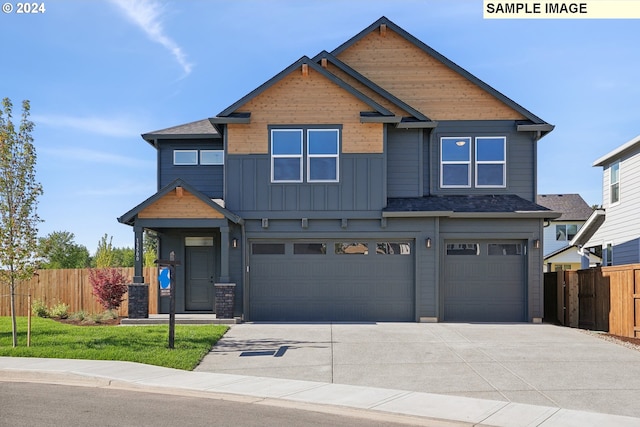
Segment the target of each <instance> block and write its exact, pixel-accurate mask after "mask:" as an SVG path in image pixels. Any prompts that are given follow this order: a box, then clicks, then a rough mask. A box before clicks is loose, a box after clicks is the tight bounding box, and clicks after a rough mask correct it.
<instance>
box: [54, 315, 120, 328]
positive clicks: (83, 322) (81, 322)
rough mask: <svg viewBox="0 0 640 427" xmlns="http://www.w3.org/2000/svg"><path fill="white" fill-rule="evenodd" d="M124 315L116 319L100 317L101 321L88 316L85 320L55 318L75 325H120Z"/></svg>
mask: <svg viewBox="0 0 640 427" xmlns="http://www.w3.org/2000/svg"><path fill="white" fill-rule="evenodd" d="M121 319H122V317H116V318H115V319H100V321H98V322H96V321H94V320H93V319H91V318H87V319H84V320H80V319H54V320H55V321H57V322H60V323H65V324H67V325H75V326H118V325H119V324H120V320H121Z"/></svg>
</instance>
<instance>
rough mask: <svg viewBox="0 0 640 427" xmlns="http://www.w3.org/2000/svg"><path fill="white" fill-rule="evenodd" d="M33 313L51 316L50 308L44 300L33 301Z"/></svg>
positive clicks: (40, 315)
mask: <svg viewBox="0 0 640 427" xmlns="http://www.w3.org/2000/svg"><path fill="white" fill-rule="evenodd" d="M31 313H33V315H34V316H38V317H49V308H48V307H47V305H46V304H45V303H44V301H43V300H41V299H37V300H34V301H33V303H31Z"/></svg>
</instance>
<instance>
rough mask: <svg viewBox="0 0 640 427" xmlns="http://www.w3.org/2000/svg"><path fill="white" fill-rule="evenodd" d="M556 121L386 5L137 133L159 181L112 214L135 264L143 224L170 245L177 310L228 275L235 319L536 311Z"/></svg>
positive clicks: (210, 295) (166, 249) (529, 317)
mask: <svg viewBox="0 0 640 427" xmlns="http://www.w3.org/2000/svg"><path fill="white" fill-rule="evenodd" d="M552 129H553V126H552V125H550V124H548V123H547V122H545V121H544V120H542V119H540V118H539V117H537V116H536V115H534V114H533V113H531V112H530V111H528V110H526V109H525V108H523V107H522V106H520V105H518V104H517V103H515V102H514V101H512V100H510V99H509V98H507V97H506V96H504V95H503V94H501V93H500V92H498V91H496V90H495V89H493V88H491V87H489V86H488V85H487V84H485V83H484V82H482V81H480V80H479V79H478V78H476V77H474V76H473V75H471V74H470V73H469V72H467V71H465V70H464V69H462V68H461V67H459V66H458V65H456V64H454V63H453V62H451V61H450V60H448V59H447V58H445V57H444V56H442V55H441V54H439V53H438V52H436V51H434V50H433V49H431V48H430V47H429V46H427V45H426V44H424V43H423V42H422V41H420V40H418V39H416V38H415V37H413V36H412V35H411V34H409V33H407V32H406V31H405V30H403V29H402V28H400V27H399V26H397V25H396V24H394V23H393V22H391V21H390V20H388V19H387V18H385V17H382V18H380V19H379V20H377V21H376V22H374V23H373V24H371V25H370V26H369V27H367V28H365V29H364V30H363V31H361V32H360V33H358V34H357V35H355V36H354V37H353V38H351V39H350V40H348V41H346V42H345V43H344V44H342V45H341V46H339V47H338V48H336V49H335V50H333V51H331V52H327V51H323V52H320V53H319V54H318V55H316V56H315V57H313V58H311V57H307V56H303V57H302V58H300V59H299V60H298V61H296V62H294V63H293V64H291V65H289V66H288V67H286V68H285V69H284V70H283V71H281V72H280V73H279V74H277V75H276V76H274V77H273V78H271V79H270V80H268V81H266V82H265V83H264V84H263V85H261V86H260V87H258V88H256V89H255V90H254V91H252V92H251V93H249V94H247V95H246V96H245V97H243V98H242V99H240V100H238V101H236V102H234V103H233V104H231V105H230V106H229V107H228V108H226V109H225V110H223V111H221V112H220V113H218V114H217V115H216V116H214V117H210V118H206V119H204V120H200V121H195V122H193V123H188V124H185V125H180V126H175V127H171V128H168V129H164V130H159V131H155V132H150V133H146V134H144V135H143V138H144V140H145V141H147V142H148V143H150V144H152V145H153V146H154V147H155V148H156V149H157V152H158V192H157V193H156V194H154V195H152V196H151V197H150V198H149V199H147V200H145V201H143V202H141V203H140V204H139V205H138V206H136V207H134V208H133V209H131V210H130V211H129V212H127V213H125V214H124V215H123V216H122V217H120V218H119V221H120V222H122V223H124V224H129V225H131V226H132V227H133V230H134V236H135V242H136V254H137V258H136V259H137V260H138V261H137V262H136V267H135V271H136V274H135V278H134V281H135V282H138V283H143V282H144V279H145V278H144V277H142V261H141V260H142V257H141V251H142V249H141V244H140V242H141V239H142V233H143V231H144V230H145V229H149V230H154V231H156V232H157V233H158V234H159V236H160V252H161V253H160V256H161V257H162V258H167V257H168V255H169V253H170V252H172V251H173V252H175V254H176V258H177V259H179V260H181V262H182V263H181V265H180V266H179V267H178V268H177V273H176V276H177V277H176V281H177V289H176V290H177V304H176V307H177V311H178V312H193V313H211V312H213V311H214V307H215V305H214V298H215V296H214V292H213V286H214V284H215V283H233V284H235V290H236V299H235V313H234V314H235V315H236V316H239V317H242V318H243V319H244V320H247V321H414V322H420V321H428V322H434V321H492V322H493V321H495V322H512V321H527V322H531V321H540V320H541V318H542V315H543V307H542V304H543V289H542V262H543V253H542V249H541V239H542V235H543V222H544V221H545V219H548V218H554V217H557V216H559V215H560V214H559V213H555V212H553V211H551V210H549V209H547V208H545V207H543V206H540V205H538V204H536V152H537V143H538V140H539V139H540V138H541V137H543V136H544V135H546V134H547V133H548V132H550V131H551V130H552ZM153 285H154V286H155V284H153ZM161 308H162V310H163V311H165V312H166V311H167V310H168V303H167V301H162V302H161Z"/></svg>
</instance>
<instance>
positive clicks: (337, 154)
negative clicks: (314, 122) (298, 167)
mask: <svg viewBox="0 0 640 427" xmlns="http://www.w3.org/2000/svg"><path fill="white" fill-rule="evenodd" d="M310 132H334V133H335V134H336V154H310V153H309V133H310ZM306 148H307V151H306V155H307V182H339V181H340V179H339V178H340V130H339V129H307V144H306ZM313 158H332V159H336V178H335V179H311V159H313Z"/></svg>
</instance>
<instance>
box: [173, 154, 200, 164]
mask: <svg viewBox="0 0 640 427" xmlns="http://www.w3.org/2000/svg"><path fill="white" fill-rule="evenodd" d="M173 164H174V165H179V166H183V165H197V164H198V150H174V151H173Z"/></svg>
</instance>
